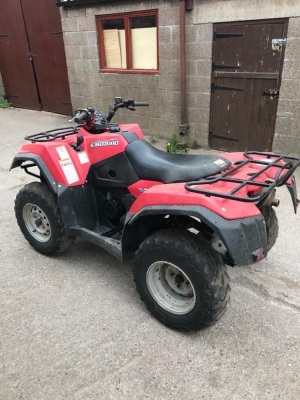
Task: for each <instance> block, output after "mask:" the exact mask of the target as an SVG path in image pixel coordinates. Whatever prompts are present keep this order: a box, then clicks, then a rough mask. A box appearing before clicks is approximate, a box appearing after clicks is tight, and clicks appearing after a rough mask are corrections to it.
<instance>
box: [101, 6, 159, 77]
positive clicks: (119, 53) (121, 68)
mask: <svg viewBox="0 0 300 400" xmlns="http://www.w3.org/2000/svg"><path fill="white" fill-rule="evenodd" d="M97 29H98V39H99V54H100V70H101V71H102V72H120V73H122V72H124V73H126V72H127V73H128V72H131V73H157V72H158V46H157V43H158V35H157V11H156V10H154V11H153V10H152V11H145V12H136V13H130V14H114V15H106V16H97Z"/></svg>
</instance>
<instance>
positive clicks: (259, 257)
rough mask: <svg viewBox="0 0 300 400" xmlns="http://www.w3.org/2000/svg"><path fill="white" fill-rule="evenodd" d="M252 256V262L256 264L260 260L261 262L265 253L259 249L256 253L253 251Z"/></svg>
mask: <svg viewBox="0 0 300 400" xmlns="http://www.w3.org/2000/svg"><path fill="white" fill-rule="evenodd" d="M252 255H253V258H254V262H258V261H260V260H262V259H263V258H264V256H265V251H264V249H263V248H260V249H258V250H256V251H254V252H253V253H252Z"/></svg>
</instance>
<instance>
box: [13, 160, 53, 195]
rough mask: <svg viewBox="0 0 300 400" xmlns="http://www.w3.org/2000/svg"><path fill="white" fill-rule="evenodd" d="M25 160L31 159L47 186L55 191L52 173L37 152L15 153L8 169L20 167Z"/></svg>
mask: <svg viewBox="0 0 300 400" xmlns="http://www.w3.org/2000/svg"><path fill="white" fill-rule="evenodd" d="M25 161H32V162H33V163H34V164H35V165H36V166H37V167H38V168H39V170H40V172H41V174H42V175H43V177H44V178H45V180H46V182H47V183H48V185H49V187H50V188H51V189H52V190H53V191H54V193H57V182H56V180H55V179H54V177H53V175H52V174H51V172H50V171H49V168H48V167H47V165H46V164H45V162H44V161H43V159H42V158H41V157H40V156H38V155H37V154H34V153H22V154H17V155H16V156H15V157H14V159H13V161H12V163H11V166H10V169H9V170H12V169H14V168H17V167H21V165H22V164H23V162H25Z"/></svg>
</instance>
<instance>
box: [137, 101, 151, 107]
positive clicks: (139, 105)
mask: <svg viewBox="0 0 300 400" xmlns="http://www.w3.org/2000/svg"><path fill="white" fill-rule="evenodd" d="M134 105H135V106H136V107H148V106H149V103H147V102H145V101H135V102H134Z"/></svg>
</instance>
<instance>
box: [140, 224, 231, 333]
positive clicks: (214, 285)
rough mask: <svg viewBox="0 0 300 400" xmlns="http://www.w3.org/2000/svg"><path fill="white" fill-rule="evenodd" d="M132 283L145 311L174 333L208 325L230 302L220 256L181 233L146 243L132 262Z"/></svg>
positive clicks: (165, 232)
mask: <svg viewBox="0 0 300 400" xmlns="http://www.w3.org/2000/svg"><path fill="white" fill-rule="evenodd" d="M134 279H135V283H136V288H137V291H138V293H139V294H140V296H141V299H142V300H143V301H144V303H145V304H146V306H147V308H148V309H149V310H150V311H151V312H152V314H153V315H154V316H155V317H156V318H158V319H159V320H160V321H161V322H163V323H164V324H165V325H168V326H170V327H172V328H175V329H181V330H198V329H200V328H202V327H204V326H208V325H211V324H213V323H214V322H216V321H217V320H218V319H219V318H220V317H221V316H222V315H223V314H224V312H225V310H226V308H227V305H228V302H229V294H230V286H229V276H228V275H227V272H226V266H225V265H224V263H223V262H222V259H221V256H220V255H219V254H218V253H217V252H215V251H214V250H213V249H212V248H211V247H210V246H209V245H208V244H207V243H203V242H201V241H199V238H197V236H195V235H193V234H192V233H190V232H188V231H184V230H179V229H167V230H161V231H158V232H155V233H154V234H153V235H151V236H149V237H148V238H147V239H145V240H144V242H143V243H142V244H141V245H140V247H139V249H138V250H137V252H136V256H135V259H134Z"/></svg>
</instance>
